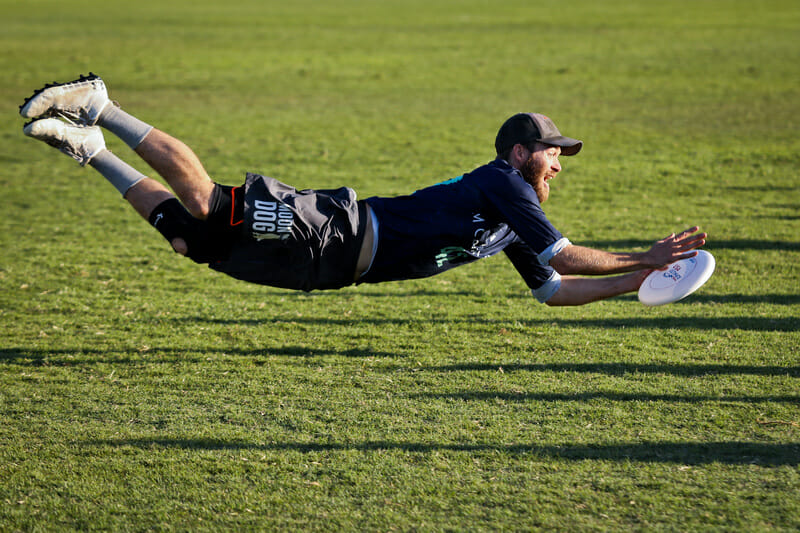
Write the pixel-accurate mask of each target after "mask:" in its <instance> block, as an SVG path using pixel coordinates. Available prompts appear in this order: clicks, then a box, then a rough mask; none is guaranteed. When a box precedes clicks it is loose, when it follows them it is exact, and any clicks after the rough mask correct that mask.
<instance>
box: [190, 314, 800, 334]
mask: <svg viewBox="0 0 800 533" xmlns="http://www.w3.org/2000/svg"><path fill="white" fill-rule="evenodd" d="M174 320H175V321H176V322H181V323H183V322H186V323H203V322H205V323H209V324H219V325H240V326H259V325H261V326H263V325H267V324H284V323H297V324H311V325H318V326H319V325H324V326H353V325H357V324H372V325H378V326H380V325H398V326H407V325H413V324H419V325H425V324H462V323H463V324H479V325H487V324H498V325H501V324H507V323H508V318H501V319H496V318H494V319H493V318H490V317H489V316H486V315H474V316H467V317H452V318H427V317H426V318H413V317H410V316H408V317H406V316H399V317H386V318H330V317H307V316H303V317H293V318H289V319H286V320H282V319H275V318H264V319H258V318H209V317H199V316H196V317H185V318H178V319H174ZM518 322H520V323H521V324H523V325H525V326H529V327H531V328H536V327H542V326H545V327H547V328H551V327H553V326H557V327H567V328H580V327H592V328H605V329H622V328H628V329H693V330H746V331H798V330H800V318H794V317H780V318H777V317H776V318H772V317H757V316H737V317H695V316H692V317H644V318H642V317H636V318H594V319H593V318H576V319H569V318H554V317H548V318H542V319H528V320H518Z"/></svg>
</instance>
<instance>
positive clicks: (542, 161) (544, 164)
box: [519, 143, 561, 204]
mask: <svg viewBox="0 0 800 533" xmlns="http://www.w3.org/2000/svg"><path fill="white" fill-rule="evenodd" d="M532 148H533V151H530V150H528V149H527V148H526V149H525V150H526V151H527V152H528V153H529V154H530V155H529V156H528V158H527V159H526V160H525V161H523V163H522V165H521V166H520V169H519V171H520V172H521V173H522V177H523V178H525V181H527V182H528V183H529V184H530V185H531V187H533V190H534V191H536V196H538V197H539V203H542V204H543V203H544V202H546V201H547V198H548V197H549V196H550V185H549V184H548V183H547V182H548V181H550V180H551V179H553V178H555V177H556V174H558V173H559V172H560V171H561V163H559V162H558V156H559V155H560V154H561V148H559V147H558V146H548V145H546V144H541V143H536V144H535V145H534V146H533V147H532Z"/></svg>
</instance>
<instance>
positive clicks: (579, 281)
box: [546, 270, 652, 306]
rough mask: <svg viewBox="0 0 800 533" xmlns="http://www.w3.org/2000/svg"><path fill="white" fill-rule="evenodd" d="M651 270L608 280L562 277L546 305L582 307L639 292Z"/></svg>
mask: <svg viewBox="0 0 800 533" xmlns="http://www.w3.org/2000/svg"><path fill="white" fill-rule="evenodd" d="M650 272H652V270H640V271H638V272H631V273H629V274H623V275H621V276H612V277H608V278H578V277H572V276H564V277H562V278H561V286H560V287H559V289H558V292H556V293H555V294H554V295H553V296H551V297H550V299H549V300H547V302H546V303H547V305H550V306H563V305H584V304H588V303H591V302H596V301H598V300H605V299H606V298H611V297H613V296H619V295H620V294H625V293H628V292H635V291H637V290H639V286H640V285H641V284H642V282H643V281H644V279H645V278H646V277H647V275H648V274H650Z"/></svg>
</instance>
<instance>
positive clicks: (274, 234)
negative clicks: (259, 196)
mask: <svg viewBox="0 0 800 533" xmlns="http://www.w3.org/2000/svg"><path fill="white" fill-rule="evenodd" d="M254 207H255V212H254V213H253V224H252V226H251V230H252V233H253V238H254V239H256V240H258V241H261V240H264V239H280V240H285V239H288V238H289V236H290V235H291V234H292V224H293V223H294V213H292V211H291V210H290V209H289V207H288V206H287V205H286V204H283V203H279V202H265V201H263V200H256V201H255V206H254Z"/></svg>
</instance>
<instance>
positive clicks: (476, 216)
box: [472, 213, 486, 224]
mask: <svg viewBox="0 0 800 533" xmlns="http://www.w3.org/2000/svg"><path fill="white" fill-rule="evenodd" d="M472 221H473V222H474V223H475V224H477V223H478V222H486V221H485V220H484V219H483V217H482V216H481V214H480V213H475V214H474V215H472Z"/></svg>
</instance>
